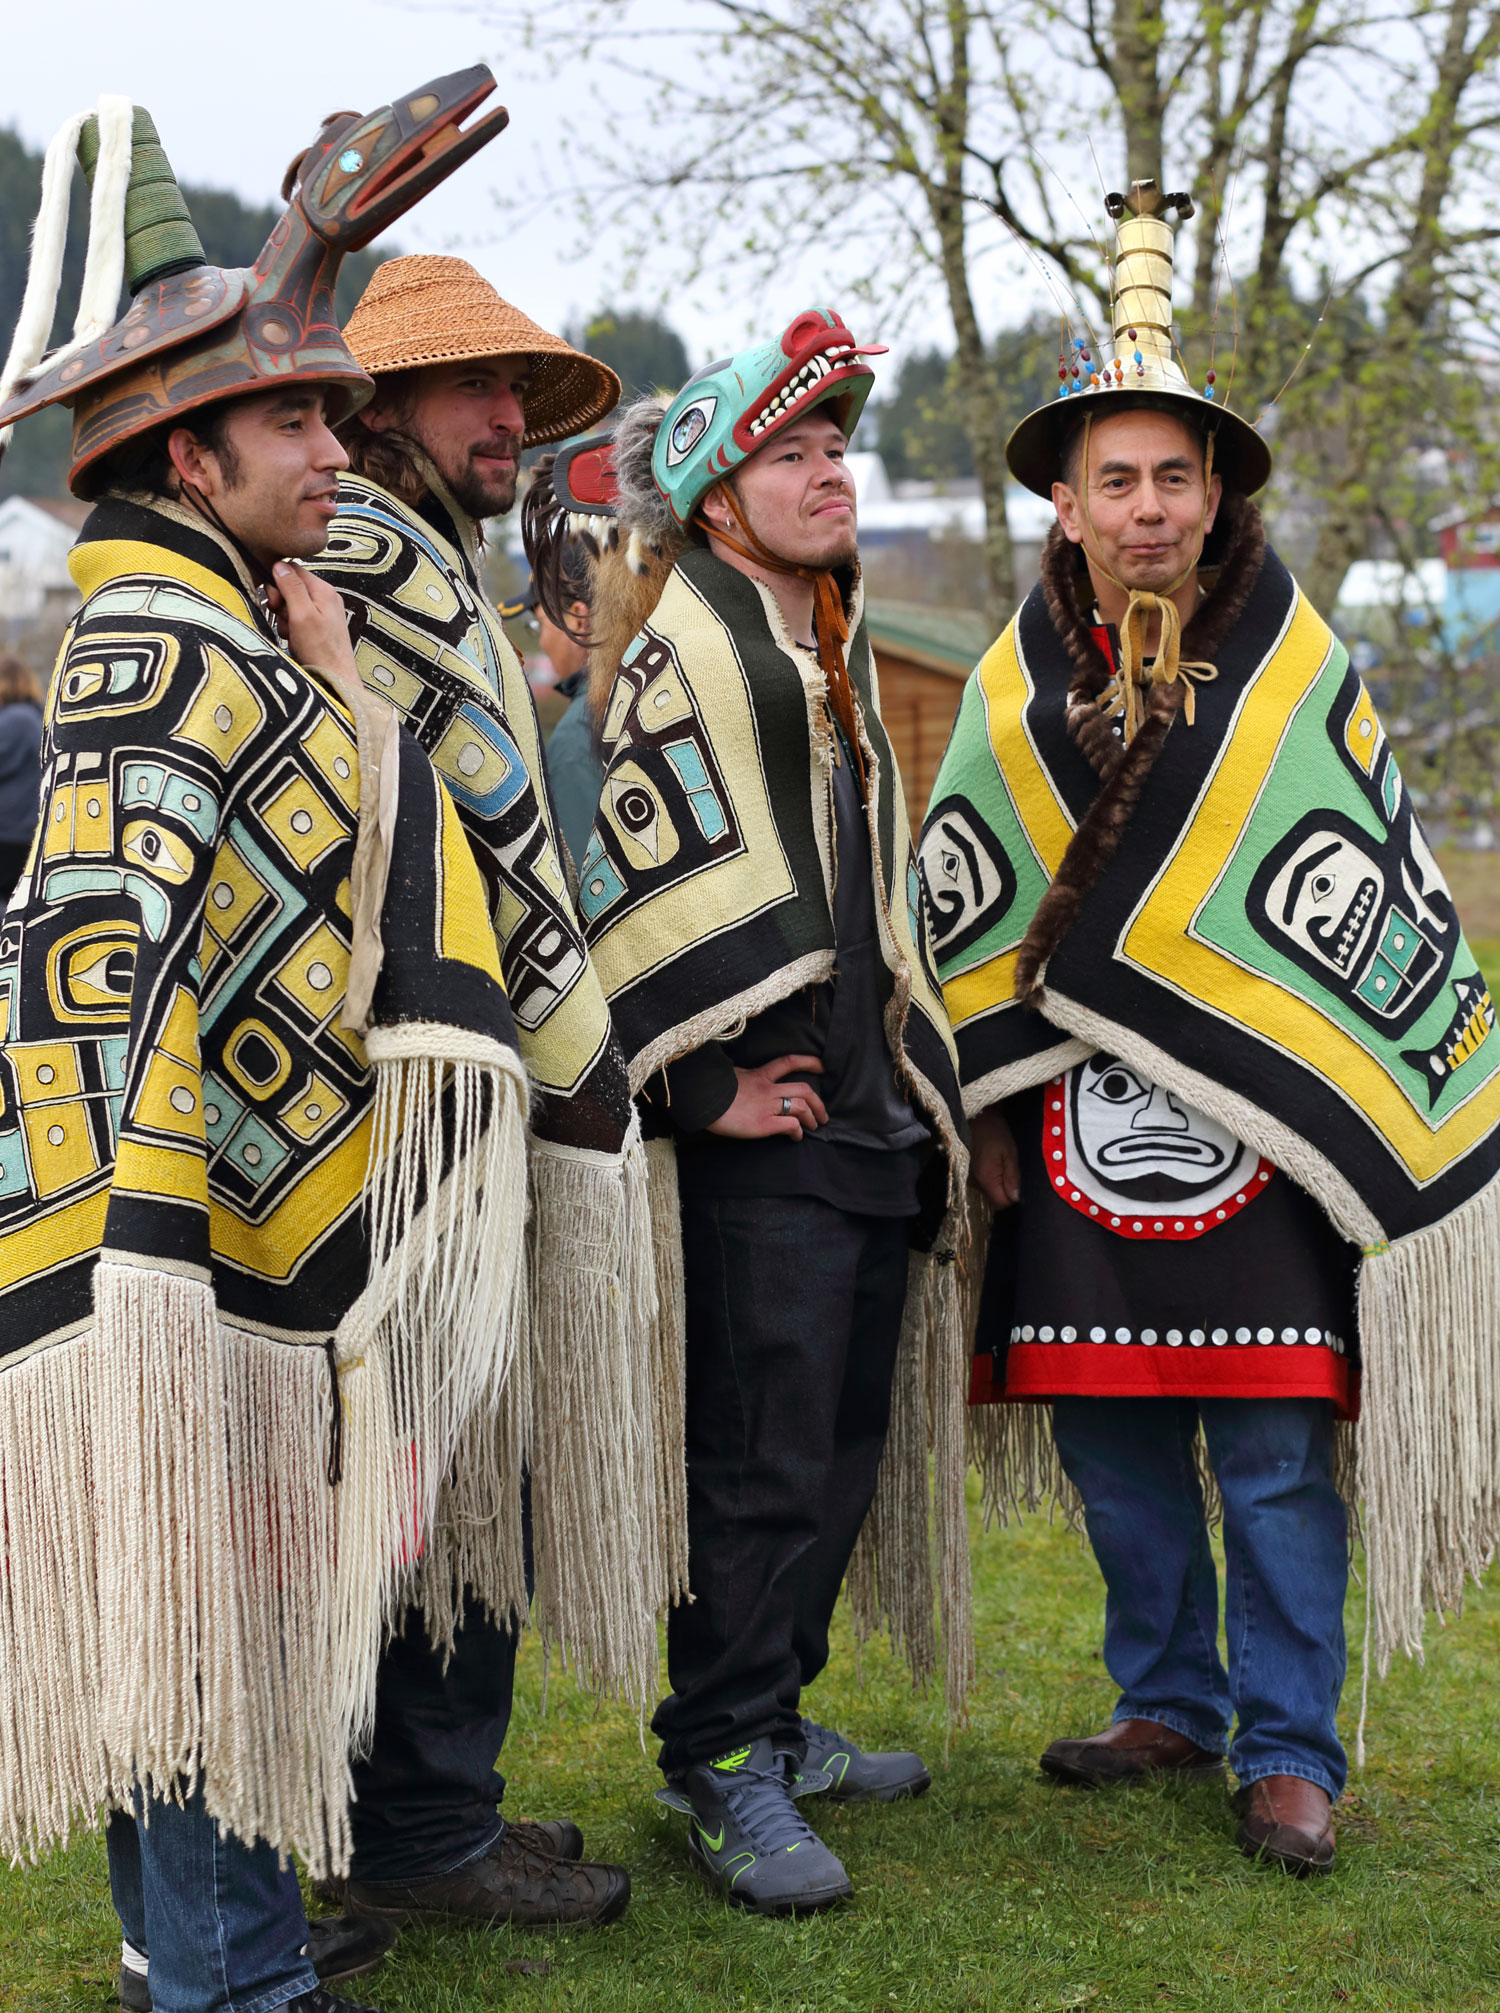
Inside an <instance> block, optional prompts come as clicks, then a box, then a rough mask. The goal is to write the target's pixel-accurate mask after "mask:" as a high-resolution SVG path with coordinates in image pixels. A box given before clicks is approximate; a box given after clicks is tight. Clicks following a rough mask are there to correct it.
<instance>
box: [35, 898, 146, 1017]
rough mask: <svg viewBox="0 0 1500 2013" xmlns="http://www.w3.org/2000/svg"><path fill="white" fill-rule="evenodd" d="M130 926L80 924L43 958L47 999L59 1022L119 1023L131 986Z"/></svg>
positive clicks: (132, 940) (133, 941) (133, 934)
mask: <svg viewBox="0 0 1500 2013" xmlns="http://www.w3.org/2000/svg"><path fill="white" fill-rule="evenodd" d="M138 935H139V932H138V930H137V928H136V926H135V924H134V923H130V922H124V921H121V922H116V923H86V924H85V925H84V927H83V928H82V929H78V930H70V931H69V932H68V934H67V935H66V936H65V937H59V938H58V940H57V942H56V943H55V944H53V945H52V947H51V949H50V950H49V951H48V953H47V996H48V1002H49V1004H50V1005H51V1008H52V1011H53V1013H54V1014H55V1015H56V1016H57V1018H58V1019H59V1020H61V1021H82V1022H84V1023H89V1022H98V1021H106V1022H110V1021H113V1022H123V1021H125V1020H127V1019H128V1018H129V1014H130V995H131V990H132V987H133V985H134V982H135V952H136V938H137V936H138Z"/></svg>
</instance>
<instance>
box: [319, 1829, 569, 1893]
mask: <svg viewBox="0 0 1500 2013" xmlns="http://www.w3.org/2000/svg"><path fill="white" fill-rule="evenodd" d="M506 1831H507V1833H508V1835H509V1836H510V1837H511V1838H514V1839H515V1840H516V1841H517V1842H518V1843H519V1844H521V1845H526V1846H529V1847H530V1848H531V1850H532V1851H533V1852H544V1853H546V1854H547V1856H548V1858H549V1859H582V1857H583V1833H582V1832H581V1831H580V1830H579V1829H578V1826H577V1825H576V1824H575V1823H574V1822H573V1820H572V1818H571V1817H548V1818H538V1819H536V1820H535V1821H533V1820H532V1819H530V1818H524V1817H518V1818H517V1819H516V1820H515V1821H514V1822H513V1823H511V1824H508V1825H507V1826H506ZM346 1884H347V1883H346V1882H345V1881H343V1880H342V1879H339V1880H315V1881H313V1883H312V1897H313V1900H314V1901H316V1902H317V1903H318V1905H319V1906H320V1907H322V1908H331V1909H333V1910H335V1911H338V1910H340V1909H342V1907H343V1905H344V1888H345V1886H346Z"/></svg>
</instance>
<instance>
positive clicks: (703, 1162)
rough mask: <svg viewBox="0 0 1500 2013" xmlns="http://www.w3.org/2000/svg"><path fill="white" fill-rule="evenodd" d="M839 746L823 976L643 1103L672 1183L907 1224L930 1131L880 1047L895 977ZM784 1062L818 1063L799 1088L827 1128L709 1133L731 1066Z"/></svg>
mask: <svg viewBox="0 0 1500 2013" xmlns="http://www.w3.org/2000/svg"><path fill="white" fill-rule="evenodd" d="M838 748H839V759H838V761H837V763H836V765H835V768H834V775H833V801H834V848H835V858H836V861H837V869H836V873H835V877H834V887H833V903H832V907H833V928H834V943H835V953H834V955H835V968H834V975H833V977H832V979H830V980H828V981H827V982H825V983H823V984H821V985H814V986H808V987H805V988H804V989H803V990H802V991H800V992H797V993H794V994H793V995H792V996H791V997H790V998H788V999H784V1000H778V1001H777V1003H776V1004H775V1005H774V1006H772V1007H768V1008H767V1009H766V1010H765V1012H764V1013H760V1014H757V1015H756V1016H755V1018H754V1019H753V1020H751V1021H749V1022H748V1023H747V1025H746V1027H745V1030H744V1032H743V1033H742V1034H739V1035H737V1036H736V1037H735V1038H734V1039H733V1040H732V1041H725V1042H709V1043H706V1044H705V1045H704V1047H702V1048H700V1049H696V1050H695V1051H694V1052H693V1054H691V1055H689V1056H684V1057H683V1059H682V1060H681V1061H680V1062H675V1063H673V1064H672V1065H671V1067H670V1068H669V1069H668V1070H666V1071H665V1072H664V1073H663V1074H664V1076H665V1078H666V1084H665V1087H663V1086H662V1084H661V1080H660V1079H657V1080H656V1081H655V1083H653V1085H652V1086H651V1089H650V1092H649V1095H650V1097H651V1101H652V1103H653V1104H655V1105H658V1106H659V1107H660V1108H661V1109H663V1110H664V1111H665V1112H667V1113H668V1114H669V1115H670V1118H671V1121H672V1126H673V1129H674V1131H675V1133H676V1134H677V1138H678V1166H679V1176H680V1179H681V1180H682V1181H683V1182H684V1183H685V1184H686V1183H689V1182H690V1183H691V1184H692V1186H693V1188H694V1190H695V1192H697V1193H699V1194H711V1195H736V1196H744V1195H816V1196H819V1197H821V1198H822V1200H823V1201H825V1202H831V1203H833V1204H834V1205H835V1206H836V1207H838V1208H840V1209H847V1210H849V1211H851V1212H852V1213H854V1214H857V1215H868V1216H912V1215H915V1213H916V1211H917V1179H918V1175H919V1173H920V1171H921V1167H922V1163H923V1161H924V1159H925V1158H926V1155H927V1152H928V1151H929V1148H930V1134H929V1131H928V1128H927V1126H926V1124H925V1123H924V1122H923V1121H922V1120H921V1119H920V1118H919V1117H918V1116H917V1114H916V1113H915V1112H914V1111H913V1110H912V1108H911V1105H910V1104H909V1103H908V1101H907V1099H906V1096H905V1094H904V1092H903V1091H902V1090H901V1088H900V1086H899V1084H898V1083H897V1081H896V1070H895V1064H894V1062H893V1060H892V1057H891V1051H890V1045H889V1043H888V1042H887V1040H886V1035H885V1018H884V1016H885V1008H886V1005H887V1003H888V1002H889V1000H890V997H891V991H892V979H891V974H890V973H889V971H888V970H887V969H886V965H885V961H884V959H883V958H882V956H881V954H880V941H879V937H878V935H877V931H876V919H875V895H874V886H873V875H872V861H871V853H870V830H869V824H868V821H867V817H866V812H865V806H864V802H863V800H862V798H861V796H860V792H859V783H858V780H857V777H856V775H855V772H854V769H853V767H852V765H851V763H850V761H849V757H848V750H847V748H846V747H845V746H844V743H843V740H842V737H840V739H839V743H838ZM782 1055H815V1056H817V1057H818V1059H819V1061H820V1062H821V1063H822V1064H823V1070H822V1074H821V1075H816V1074H813V1073H812V1072H809V1074H808V1078H807V1080H808V1081H809V1082H810V1083H811V1084H812V1086H813V1088H814V1089H815V1090H816V1091H817V1093H818V1095H819V1096H820V1097H821V1098H822V1100H823V1102H824V1104H825V1106H826V1107H827V1110H828V1123H827V1125H825V1126H819V1127H818V1129H817V1130H816V1131H815V1132H809V1133H804V1134H803V1136H802V1138H801V1139H800V1140H795V1139H791V1138H789V1137H781V1136H778V1137H776V1138H773V1139H754V1140H743V1139H724V1138H721V1137H720V1136H719V1135H718V1134H717V1133H711V1132H709V1131H707V1130H706V1128H707V1127H708V1126H710V1125H711V1124H712V1123H713V1122H714V1120H715V1119H717V1118H719V1117H721V1116H722V1115H723V1113H724V1112H726V1111H727V1110H728V1109H729V1106H730V1105H731V1104H732V1103H733V1101H734V1094H735V1088H736V1078H735V1074H734V1072H735V1068H736V1066H738V1067H739V1068H740V1069H757V1068H759V1067H760V1066H761V1064H763V1063H767V1062H773V1061H774V1060H775V1059H776V1057H778V1056H782ZM792 1080H793V1081H795V1080H796V1078H795V1075H794V1076H793V1078H792Z"/></svg>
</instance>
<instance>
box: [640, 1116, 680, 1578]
mask: <svg viewBox="0 0 1500 2013" xmlns="http://www.w3.org/2000/svg"><path fill="white" fill-rule="evenodd" d="M626 1183H627V1191H628V1195H629V1200H630V1223H631V1230H630V1238H631V1248H632V1250H633V1251H637V1252H639V1253H641V1254H642V1255H643V1257H646V1258H648V1259H649V1261H650V1265H651V1277H652V1293H653V1313H652V1318H651V1321H650V1323H649V1325H648V1326H647V1327H646V1328H645V1330H644V1333H645V1335H646V1337H647V1340H648V1344H649V1346H648V1349H647V1352H646V1357H645V1362H644V1364H643V1366H642V1368H641V1372H640V1374H641V1375H642V1376H643V1377H644V1380H645V1388H646V1393H647V1396H648V1399H649V1401H650V1412H651V1445H652V1463H653V1472H654V1486H653V1488H652V1490H651V1492H650V1501H651V1505H652V1509H653V1516H652V1526H653V1528H652V1532H651V1534H650V1539H649V1543H648V1556H649V1557H650V1558H651V1559H652V1561H653V1566H652V1583H651V1586H650V1588H649V1590H648V1591H649V1596H650V1601H651V1605H652V1608H653V1609H654V1610H658V1611H659V1610H660V1609H662V1608H666V1607H672V1606H675V1605H676V1603H677V1602H678V1601H680V1600H683V1599H686V1598H688V1597H689V1596H688V1530H687V1466H686V1453H685V1450H686V1441H687V1307H686V1291H685V1287H684V1283H683V1274H682V1232H681V1211H680V1207H679V1203H678V1197H677V1149H676V1148H675V1146H674V1145H673V1144H672V1142H671V1140H669V1139H653V1140H651V1141H649V1142H648V1143H647V1144H646V1145H645V1146H641V1145H640V1144H639V1143H637V1142H634V1141H633V1142H632V1146H631V1149H630V1151H629V1153H628V1156H627V1159H626ZM638 1332H640V1331H638Z"/></svg>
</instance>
